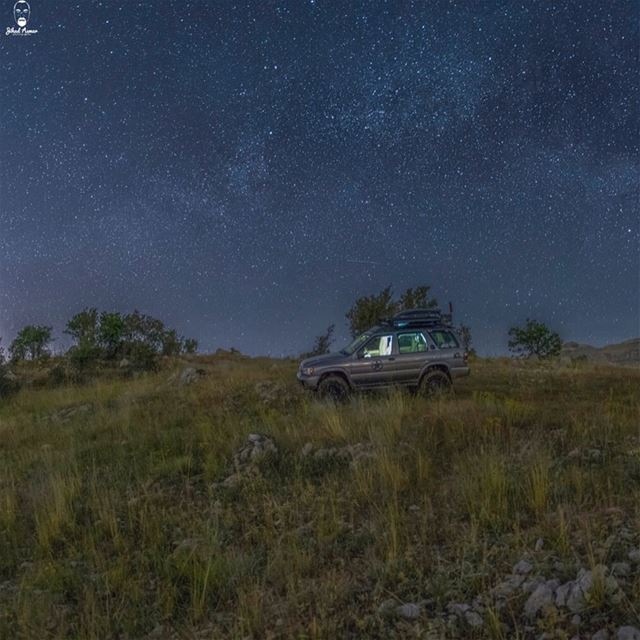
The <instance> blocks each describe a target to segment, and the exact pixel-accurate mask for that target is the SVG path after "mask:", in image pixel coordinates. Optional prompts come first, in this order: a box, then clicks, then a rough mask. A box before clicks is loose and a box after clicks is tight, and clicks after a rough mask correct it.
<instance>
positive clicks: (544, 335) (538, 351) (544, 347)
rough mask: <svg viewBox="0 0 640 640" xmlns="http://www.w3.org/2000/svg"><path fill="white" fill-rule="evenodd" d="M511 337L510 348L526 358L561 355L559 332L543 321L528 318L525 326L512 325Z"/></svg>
mask: <svg viewBox="0 0 640 640" xmlns="http://www.w3.org/2000/svg"><path fill="white" fill-rule="evenodd" d="M509 337H510V340H509V350H510V351H513V352H514V353H515V354H517V355H521V356H524V357H525V358H530V357H532V356H535V357H537V358H550V357H553V356H557V355H559V354H560V349H562V340H561V339H560V336H559V335H558V334H557V333H555V332H553V331H551V329H549V327H547V325H545V324H543V323H542V322H536V321H535V320H529V319H528V318H527V323H526V325H525V326H524V327H511V329H509Z"/></svg>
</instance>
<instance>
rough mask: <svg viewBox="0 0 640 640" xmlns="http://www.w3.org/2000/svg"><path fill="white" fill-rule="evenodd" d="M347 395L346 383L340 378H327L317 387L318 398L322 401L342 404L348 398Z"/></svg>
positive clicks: (348, 391)
mask: <svg viewBox="0 0 640 640" xmlns="http://www.w3.org/2000/svg"><path fill="white" fill-rule="evenodd" d="M349 393H350V389H349V385H348V384H347V381H346V380H345V379H344V378H341V377H340V376H327V377H326V378H323V379H322V380H321V381H320V384H319V385H318V396H319V397H320V398H322V399H323V400H331V401H332V402H344V401H345V400H346V399H347V398H348V397H349Z"/></svg>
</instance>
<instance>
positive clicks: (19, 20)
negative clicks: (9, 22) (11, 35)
mask: <svg viewBox="0 0 640 640" xmlns="http://www.w3.org/2000/svg"><path fill="white" fill-rule="evenodd" d="M30 15H31V7H30V6H29V3H28V2H26V0H18V2H16V3H15V5H13V17H14V18H15V21H16V24H17V25H18V26H19V27H26V26H27V22H29V16H30Z"/></svg>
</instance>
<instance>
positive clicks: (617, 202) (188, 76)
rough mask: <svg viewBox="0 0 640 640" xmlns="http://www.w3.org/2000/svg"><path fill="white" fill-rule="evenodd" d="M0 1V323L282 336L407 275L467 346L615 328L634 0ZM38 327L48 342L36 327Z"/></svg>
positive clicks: (629, 249) (289, 341)
mask: <svg viewBox="0 0 640 640" xmlns="http://www.w3.org/2000/svg"><path fill="white" fill-rule="evenodd" d="M30 4H31V17H30V21H29V24H28V28H30V29H37V31H38V33H37V34H33V35H31V36H28V37H16V36H11V35H6V33H5V32H6V28H7V27H15V26H16V25H15V23H14V19H13V2H12V1H9V2H0V28H1V33H0V56H1V66H0V69H1V71H0V73H1V74H2V75H1V79H2V87H3V88H2V91H1V92H0V335H2V336H4V338H3V343H4V344H5V345H6V344H7V343H8V342H9V341H10V339H11V338H12V336H13V335H14V333H15V332H16V330H17V329H18V328H19V327H20V326H22V325H23V324H25V323H46V324H52V325H53V326H54V327H55V328H56V332H57V334H58V336H60V334H61V331H62V329H63V327H64V324H65V322H66V320H67V319H68V318H69V317H70V316H71V315H73V314H74V313H75V312H76V311H79V310H80V309H82V308H83V307H85V306H96V307H99V308H101V309H102V308H104V309H118V310H122V311H128V310H132V309H133V308H134V307H137V308H139V309H140V310H141V311H143V312H146V313H150V314H153V315H156V316H158V317H160V318H162V319H163V320H165V321H166V322H167V323H168V324H170V325H173V326H175V327H176V328H177V329H178V330H179V331H180V332H181V333H184V334H186V335H190V336H194V337H196V338H198V339H199V340H200V344H201V347H202V348H203V349H205V350H210V349H214V348H216V347H218V346H222V347H228V346H231V345H233V346H235V347H236V348H239V349H240V350H242V351H244V352H247V353H272V354H281V353H297V352H300V351H301V350H303V349H306V348H308V347H310V343H311V341H312V339H313V336H314V335H316V334H318V333H320V332H321V331H322V330H323V329H324V327H325V326H326V325H327V324H329V323H330V322H336V323H337V324H338V330H339V331H338V333H339V337H340V339H346V325H345V323H344V313H345V311H346V310H347V308H348V307H349V305H350V303H351V301H352V300H353V299H354V298H355V297H356V296H358V295H364V294H369V293H373V292H376V291H378V290H380V289H382V288H383V287H384V286H386V285H387V284H391V285H393V286H394V288H395V289H396V290H397V291H400V290H401V289H403V288H405V287H407V286H414V285H418V284H422V283H426V284H430V285H431V286H432V288H433V292H434V294H435V295H436V296H437V297H438V298H439V300H440V301H441V302H442V303H446V302H447V301H448V300H452V301H453V302H454V304H455V308H456V315H457V320H458V321H464V322H465V323H467V324H469V325H470V326H471V327H472V330H473V335H474V342H475V344H476V347H477V348H478V350H479V351H480V352H481V353H496V352H500V351H504V350H505V348H506V340H507V338H506V332H507V329H508V327H509V326H510V325H511V324H513V323H517V322H520V321H522V320H524V319H525V318H526V317H528V316H529V317H533V318H536V319H540V320H543V321H546V322H548V323H549V324H550V325H551V326H552V327H553V328H554V329H557V330H559V331H560V333H561V335H562V336H563V337H564V338H565V339H576V340H579V341H584V342H590V343H594V344H602V343H606V342H613V341H619V340H622V339H626V338H629V337H632V336H635V335H638V334H639V333H640V328H639V318H640V310H639V290H640V230H639V215H638V214H639V206H638V177H639V172H638V168H639V167H638V137H639V136H638V98H639V90H638V5H637V3H635V2H631V1H629V2H625V1H620V2H602V1H601V0H599V1H597V2H596V1H594V2H558V3H554V2H550V1H544V2H542V1H541V2H488V1H487V2H482V3H479V2H437V1H436V2H433V1H430V2H426V1H424V0H423V1H419V2H411V1H407V0H396V1H395V2H384V1H383V0H376V1H372V2H356V1H344V2H343V1H337V0H315V1H310V0H295V1H293V0H291V1H289V2H270V1H261V2H226V1H225V2H222V1H221V2H212V1H211V2H188V1H187V2H180V3H178V2H170V1H168V0H162V1H160V0H157V1H150V2H111V1H108V0H105V1H103V2H82V3H79V4H78V3H68V2H56V1H52V0H46V1H45V0H33V1H32V2H30ZM58 343H59V344H63V339H62V338H61V337H60V339H59V340H58Z"/></svg>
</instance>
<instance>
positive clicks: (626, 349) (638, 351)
mask: <svg viewBox="0 0 640 640" xmlns="http://www.w3.org/2000/svg"><path fill="white" fill-rule="evenodd" d="M562 357H563V358H566V359H569V360H587V361H589V362H593V363H604V364H615V365H627V366H640V338H632V339H631V340H625V341H624V342H620V343H617V344H609V345H606V346H604V347H592V346H591V345H588V344H579V343H577V342H565V343H564V344H563V345H562Z"/></svg>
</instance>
